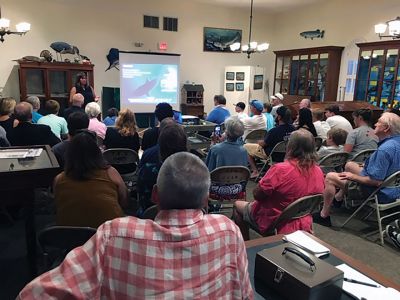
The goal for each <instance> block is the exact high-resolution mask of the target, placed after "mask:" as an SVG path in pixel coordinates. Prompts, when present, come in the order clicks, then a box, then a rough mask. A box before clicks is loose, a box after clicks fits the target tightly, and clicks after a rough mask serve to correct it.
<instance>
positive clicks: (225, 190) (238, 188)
mask: <svg viewBox="0 0 400 300" xmlns="http://www.w3.org/2000/svg"><path fill="white" fill-rule="evenodd" d="M210 178H211V187H210V196H209V199H210V202H211V203H210V204H211V206H212V205H213V204H216V206H217V207H220V204H221V202H223V201H229V202H231V203H232V202H233V201H235V200H245V201H246V186H247V182H248V180H249V178H250V170H249V169H248V168H246V167H243V166H225V167H219V168H216V169H214V170H213V171H212V172H210ZM212 200H216V201H212ZM230 207H232V205H230Z"/></svg>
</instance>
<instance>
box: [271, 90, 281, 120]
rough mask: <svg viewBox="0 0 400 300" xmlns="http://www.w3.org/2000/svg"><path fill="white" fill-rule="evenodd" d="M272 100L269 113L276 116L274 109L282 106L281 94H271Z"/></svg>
mask: <svg viewBox="0 0 400 300" xmlns="http://www.w3.org/2000/svg"><path fill="white" fill-rule="evenodd" d="M271 102H272V110H271V115H272V116H273V117H274V119H275V118H276V110H277V109H278V108H279V107H281V106H283V95H282V94H281V93H276V94H275V95H273V96H271Z"/></svg>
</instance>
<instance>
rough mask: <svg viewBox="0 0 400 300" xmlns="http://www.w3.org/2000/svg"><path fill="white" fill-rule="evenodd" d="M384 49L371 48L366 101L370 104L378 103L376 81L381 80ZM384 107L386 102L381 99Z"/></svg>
mask: <svg viewBox="0 0 400 300" xmlns="http://www.w3.org/2000/svg"><path fill="white" fill-rule="evenodd" d="M383 53H384V50H373V51H372V56H371V68H370V71H369V79H368V84H367V102H368V103H371V104H372V105H378V99H379V98H378V92H379V85H378V83H379V82H380V81H381V80H382V78H381V76H382V75H381V74H382V67H383V62H384V56H383ZM382 105H384V107H386V105H387V99H386V102H385V103H383V102H382V101H381V107H383V106H382Z"/></svg>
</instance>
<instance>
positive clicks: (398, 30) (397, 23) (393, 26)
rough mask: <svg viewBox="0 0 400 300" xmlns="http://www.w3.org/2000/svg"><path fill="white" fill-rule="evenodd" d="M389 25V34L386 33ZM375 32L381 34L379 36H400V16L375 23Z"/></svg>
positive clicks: (396, 37)
mask: <svg viewBox="0 0 400 300" xmlns="http://www.w3.org/2000/svg"><path fill="white" fill-rule="evenodd" d="M388 27H389V30H388V34H387V35H385V34H384V33H385V32H386V29H387V28H388ZM375 33H376V34H378V35H379V38H380V39H381V38H383V37H390V38H392V39H399V38H400V17H397V18H396V19H393V20H390V21H387V22H385V23H380V24H376V25H375Z"/></svg>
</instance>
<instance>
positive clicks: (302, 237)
mask: <svg viewBox="0 0 400 300" xmlns="http://www.w3.org/2000/svg"><path fill="white" fill-rule="evenodd" d="M283 240H284V241H287V242H290V243H292V244H294V245H296V246H297V247H300V248H302V249H304V250H307V251H309V252H311V253H313V254H314V255H315V256H317V257H321V256H323V255H326V254H328V253H330V250H329V249H328V248H327V247H325V246H324V245H321V244H320V243H318V242H317V241H315V240H314V239H312V238H310V237H309V236H308V235H307V234H305V233H304V231H301V230H297V231H295V232H293V233H291V234H286V235H284V236H283Z"/></svg>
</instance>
